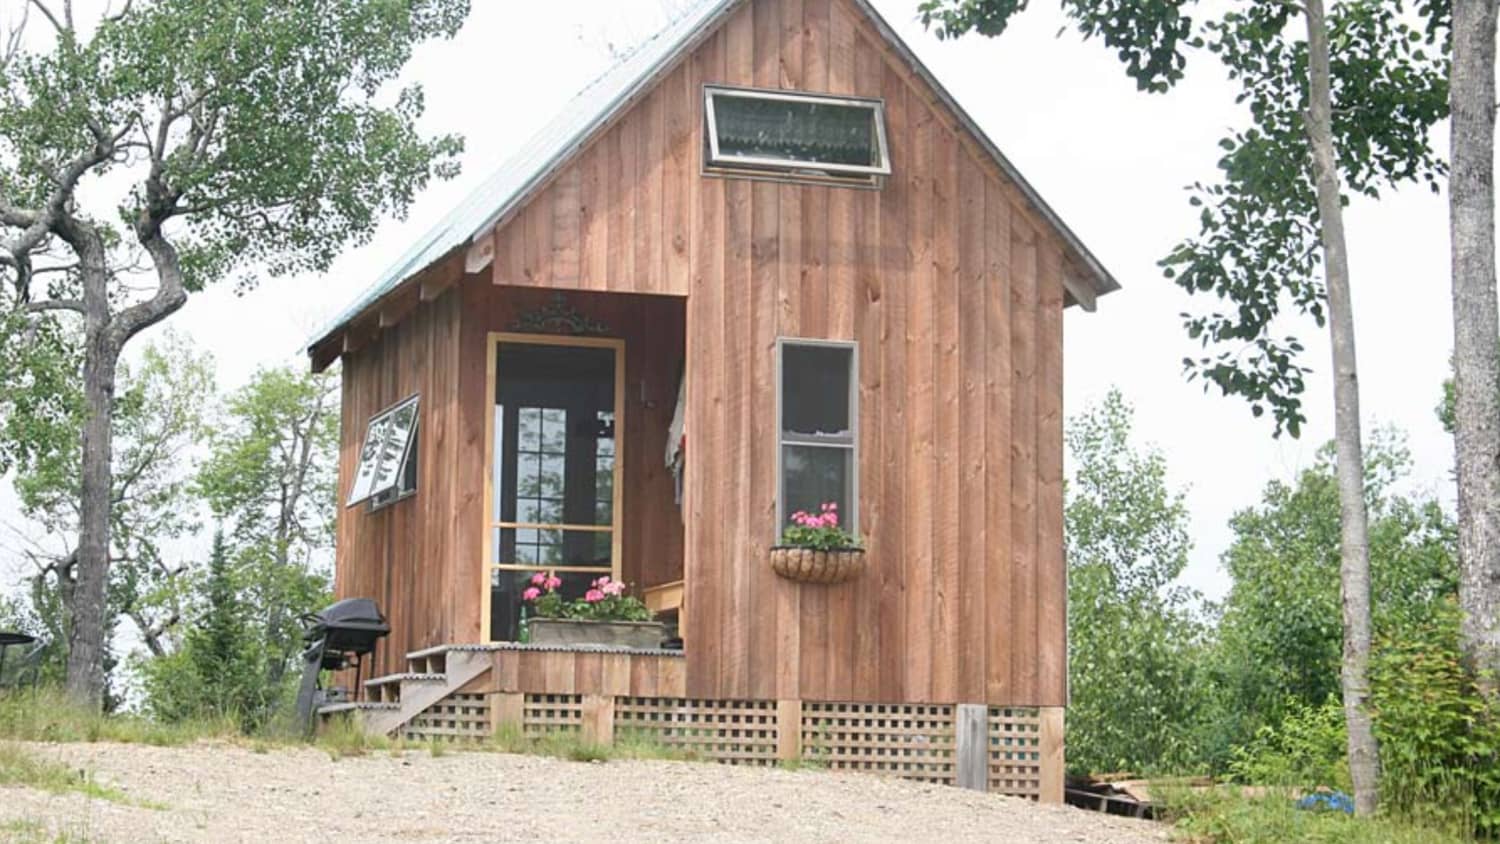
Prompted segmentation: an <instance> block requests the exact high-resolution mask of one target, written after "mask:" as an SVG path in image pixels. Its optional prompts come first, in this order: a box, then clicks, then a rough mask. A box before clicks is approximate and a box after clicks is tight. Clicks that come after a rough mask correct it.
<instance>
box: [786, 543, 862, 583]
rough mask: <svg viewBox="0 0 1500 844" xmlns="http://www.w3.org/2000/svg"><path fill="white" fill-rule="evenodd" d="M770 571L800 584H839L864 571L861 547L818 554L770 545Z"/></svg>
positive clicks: (813, 551)
mask: <svg viewBox="0 0 1500 844" xmlns="http://www.w3.org/2000/svg"><path fill="white" fill-rule="evenodd" d="M771 569H772V570H773V571H775V572H776V573H777V574H779V575H781V576H782V577H785V578H787V579H788V580H797V581H801V582H802V583H843V582H844V581H846V580H853V579H854V578H856V577H858V576H859V574H860V572H863V571H864V570H865V552H864V549H863V548H835V549H833V550H832V551H818V550H816V549H813V548H802V547H799V546H795V545H773V546H771Z"/></svg>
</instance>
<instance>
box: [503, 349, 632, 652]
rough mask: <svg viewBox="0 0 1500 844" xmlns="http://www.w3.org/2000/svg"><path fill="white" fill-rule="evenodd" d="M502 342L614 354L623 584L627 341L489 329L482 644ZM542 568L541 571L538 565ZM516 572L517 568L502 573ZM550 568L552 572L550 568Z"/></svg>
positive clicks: (617, 523) (613, 505) (613, 557)
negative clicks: (496, 403)
mask: <svg viewBox="0 0 1500 844" xmlns="http://www.w3.org/2000/svg"><path fill="white" fill-rule="evenodd" d="M501 343H525V344H530V345H535V346H573V347H578V348H590V349H612V350H614V353H615V405H614V410H615V466H614V477H613V480H612V488H611V495H612V496H613V497H612V498H611V500H610V526H609V529H610V551H609V555H610V577H611V578H613V579H615V580H619V579H620V569H621V566H622V565H623V560H622V556H623V555H624V550H625V546H624V543H623V541H622V540H621V535H620V530H621V527H622V522H623V520H624V515H625V485H624V484H622V483H621V482H620V481H621V478H620V476H621V474H622V473H623V472H624V469H625V338H623V337H578V336H573V335H570V334H530V333H526V332H519V331H491V332H488V333H487V334H486V335H485V367H484V369H485V386H484V396H485V404H484V457H485V460H484V535H483V540H482V542H481V549H480V555H481V556H480V559H481V560H482V561H483V562H482V564H481V565H480V567H479V570H480V574H481V582H480V601H479V630H480V641H481V642H491V641H494V640H493V639H491V638H490V635H491V634H490V609H491V606H490V601H491V597H490V593H491V591H492V587H491V581H492V579H493V577H494V573H495V571H496V570H497V569H498V568H499V567H498V565H497V564H496V563H495V562H494V560H493V558H494V551H495V547H494V543H495V531H496V530H498V529H499V522H498V520H497V519H495V517H494V513H495V392H496V390H495V388H496V386H497V381H496V378H497V377H498V376H499V374H500V373H499V357H500V344H501ZM537 568H538V569H541V568H543V567H541V566H538V567H537ZM504 570H505V571H517V570H518V569H504ZM548 570H550V569H548Z"/></svg>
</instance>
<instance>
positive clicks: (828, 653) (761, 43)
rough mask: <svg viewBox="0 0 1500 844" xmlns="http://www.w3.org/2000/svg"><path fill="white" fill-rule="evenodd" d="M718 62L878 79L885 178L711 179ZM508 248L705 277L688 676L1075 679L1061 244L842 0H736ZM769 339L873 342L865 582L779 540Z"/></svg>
mask: <svg viewBox="0 0 1500 844" xmlns="http://www.w3.org/2000/svg"><path fill="white" fill-rule="evenodd" d="M705 83H725V84H731V85H746V86H751V85H753V86H757V87H769V88H776V87H781V88H789V89H798V90H807V91H826V92H834V93H851V94H856V95H861V96H871V97H881V98H883V99H884V100H885V102H886V106H887V120H888V132H889V138H890V146H891V152H892V166H893V168H894V175H893V176H892V177H891V179H890V180H889V181H888V182H887V183H886V184H885V186H884V187H883V189H881V190H878V191H869V190H857V189H848V188H830V187H821V186H807V185H796V184H781V183H775V182H751V181H745V180H728V179H720V178H713V177H705V176H703V175H702V174H701V173H700V166H701V161H700V148H701V144H702V137H701V130H700V127H701V124H702V114H701V111H702V104H701V103H702V99H701V90H702V85H703V84H705ZM494 255H495V257H494V264H493V270H492V272H493V280H494V281H495V283H497V284H505V285H521V286H535V287H555V288H573V289H582V290H601V291H617V292H635V293H668V294H673V295H677V296H684V295H685V296H688V305H687V352H688V360H689V364H688V365H689V369H688V378H689V390H690V395H689V408H688V419H687V422H688V431H689V450H688V453H689V463H688V476H687V495H688V512H689V520H688V524H687V536H686V570H687V579H688V590H689V592H688V599H687V600H688V614H689V618H688V621H689V626H690V629H691V630H692V631H694V636H693V639H692V641H691V642H690V643H689V652H688V692H689V694H691V695H694V696H703V697H719V698H737V697H750V698H777V697H780V698H790V697H801V698H805V699H828V700H870V701H948V702H952V701H988V702H992V703H1002V704H1033V705H1061V704H1063V703H1065V697H1066V667H1065V654H1066V646H1065V627H1066V618H1065V612H1066V587H1065V572H1064V566H1063V542H1062V413H1061V403H1062V384H1061V379H1062V308H1063V304H1064V290H1063V282H1062V277H1063V263H1064V261H1065V260H1066V258H1065V254H1064V251H1063V248H1062V246H1061V243H1060V241H1059V238H1058V236H1057V234H1056V233H1055V232H1053V231H1052V230H1051V229H1050V228H1048V227H1047V226H1046V225H1045V224H1043V223H1042V222H1040V218H1039V216H1038V215H1037V214H1036V213H1035V211H1034V209H1032V208H1030V207H1029V206H1028V204H1027V203H1026V201H1025V200H1024V199H1023V198H1022V196H1021V194H1020V192H1019V191H1018V190H1017V189H1016V188H1015V187H1014V186H1013V185H1012V184H1010V183H1009V182H1008V180H1007V179H1006V177H1005V176H1004V175H1003V173H1002V172H1001V171H1000V169H999V168H998V167H997V166H996V165H995V163H994V162H993V160H991V159H990V158H989V157H988V156H987V155H986V154H985V152H984V151H983V150H982V149H981V148H980V147H979V145H978V144H977V143H976V142H975V141H974V140H973V139H972V138H971V137H969V136H968V135H967V134H966V133H965V132H964V130H962V128H961V127H960V125H959V122H958V120H957V119H956V116H955V115H953V114H951V113H950V112H949V111H948V110H947V109H946V108H945V107H944V106H942V105H941V104H940V102H939V100H938V98H937V97H936V96H935V95H934V92H933V91H931V90H930V88H928V87H927V86H926V84H925V83H924V82H922V81H921V80H920V79H919V78H917V77H916V76H915V75H914V74H913V73H912V72H911V70H910V69H909V68H908V67H907V66H906V65H905V64H904V62H903V60H902V59H901V58H900V57H899V56H897V55H896V54H894V53H893V52H891V51H890V50H889V49H888V48H887V47H886V45H885V43H884V41H883V40H882V39H881V37H880V35H879V33H878V32H877V31H876V30H875V29H874V27H873V26H872V25H871V24H870V22H869V21H868V20H866V19H865V18H864V17H863V14H862V13H861V12H860V11H859V10H858V9H856V8H855V7H854V6H853V5H852V4H850V3H849V2H847V0H751V1H750V2H746V3H745V4H743V5H742V6H740V7H739V9H738V10H737V11H736V12H735V13H734V14H733V15H732V17H731V18H730V19H729V20H728V22H727V23H726V24H725V25H723V26H722V27H721V28H720V29H719V30H718V31H717V32H715V33H713V34H712V35H710V36H708V37H707V38H706V40H704V41H703V42H702V43H701V45H699V46H698V47H697V48H696V49H695V50H694V51H693V52H692V54H691V55H690V56H689V57H687V58H686V59H685V60H684V61H682V62H679V63H678V64H677V65H676V66H675V67H673V68H671V69H670V70H669V71H668V72H667V73H665V74H664V76H663V77H662V79H661V80H660V82H659V84H657V86H656V87H655V88H653V89H652V90H651V91H650V92H649V93H648V94H647V95H645V96H644V97H643V98H642V99H641V100H640V101H639V102H638V103H636V104H635V105H634V106H633V107H632V108H631V109H629V110H628V111H627V112H625V113H624V114H623V116H622V117H621V118H620V119H619V120H617V121H616V122H615V123H614V125H612V126H611V127H609V128H608V129H607V130H606V131H605V132H603V133H602V134H601V135H600V136H599V137H598V138H597V139H596V140H595V141H594V142H592V143H591V144H590V145H589V146H588V147H587V148H586V149H585V150H584V151H583V152H582V153H581V154H580V155H579V157H577V158H576V159H574V160H573V162H572V163H570V164H569V165H567V166H565V167H563V168H562V169H561V170H560V171H559V173H558V174H557V175H556V176H555V178H554V179H553V180H552V182H551V183H550V184H549V185H548V186H547V187H546V188H545V189H544V190H542V191H541V192H540V193H538V194H537V196H536V197H535V198H534V199H533V200H532V201H531V202H529V203H528V204H527V205H525V206H524V207H523V208H522V209H521V210H520V211H519V212H518V213H516V214H514V215H513V216H511V217H510V218H509V219H506V220H502V221H500V223H499V224H498V225H497V227H496V234H495V253H494ZM467 324H468V321H466V330H465V340H464V347H465V349H466V350H467V349H469V348H470V346H471V345H472V343H473V338H472V337H471V336H469V330H468V329H467ZM778 336H790V337H814V338H838V339H854V340H857V341H859V343H860V347H861V348H860V362H861V372H860V407H861V419H860V432H861V440H860V472H861V476H860V488H861V490H862V500H861V502H860V507H861V513H860V522H861V528H862V530H863V532H864V533H865V534H866V535H867V536H868V540H869V559H870V562H871V570H870V571H869V572H868V573H867V574H866V575H865V576H864V577H862V578H861V579H859V580H858V581H856V582H854V583H852V584H848V585H844V586H837V587H814V586H799V585H796V584H793V583H790V582H787V581H783V580H780V579H778V578H777V577H776V576H775V575H773V574H772V573H771V571H770V569H769V568H768V567H767V564H766V560H765V554H766V548H767V546H768V545H770V544H771V542H772V541H773V540H774V538H775V535H776V531H777V526H776V524H775V515H774V514H775V496H776V490H775V477H774V472H775V448H776V431H775V426H776V418H775V409H774V396H775V385H774V383H773V377H774V371H775V370H774V366H775V361H774V343H775V339H776V338H777V337H778ZM466 354H467V352H466ZM468 383H469V382H468V381H467V380H466V381H465V384H466V385H467V384H468ZM464 389H465V391H466V394H467V391H468V389H469V388H468V387H467V386H465V387H464ZM466 438H467V435H466Z"/></svg>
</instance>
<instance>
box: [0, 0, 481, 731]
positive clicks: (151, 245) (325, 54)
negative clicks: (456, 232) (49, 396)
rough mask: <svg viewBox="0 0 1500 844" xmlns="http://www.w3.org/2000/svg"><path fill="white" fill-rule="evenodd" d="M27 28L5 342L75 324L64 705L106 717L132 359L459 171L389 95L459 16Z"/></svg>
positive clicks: (240, 14)
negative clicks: (225, 298) (186, 318)
mask: <svg viewBox="0 0 1500 844" xmlns="http://www.w3.org/2000/svg"><path fill="white" fill-rule="evenodd" d="M27 8H28V9H35V10H37V12H38V14H37V15H36V16H35V17H33V18H31V19H30V20H32V21H33V22H34V23H37V24H38V25H39V26H43V27H50V28H49V29H43V30H41V31H40V32H38V33H37V34H36V35H35V37H32V33H31V32H28V33H26V37H25V38H20V39H14V38H7V39H6V41H5V46H4V52H3V54H0V64H3V65H4V73H0V283H3V287H4V290H5V294H6V295H5V300H4V301H3V302H0V310H3V311H4V318H3V320H0V328H4V329H5V330H7V331H8V332H21V333H23V334H25V335H28V336H43V337H46V336H47V334H46V332H47V331H48V330H49V326H50V324H51V323H50V320H52V319H53V318H57V317H66V318H68V319H78V320H81V322H82V326H81V328H82V338H81V344H80V347H79V348H80V349H81V351H82V357H81V363H80V367H79V369H80V371H81V376H82V377H81V381H82V383H83V402H82V415H83V418H84V420H85V423H84V425H83V426H82V436H81V438H80V439H81V443H80V446H81V451H82V455H83V457H82V461H81V465H80V477H81V483H80V494H79V501H80V504H79V513H80V515H79V521H80V531H79V543H78V551H77V557H78V563H77V569H78V574H79V576H78V583H77V588H76V590H75V591H76V595H75V599H74V601H73V602H72V606H73V610H74V616H73V618H74V624H73V625H72V631H71V634H70V642H69V657H68V689H69V692H70V694H71V695H72V696H73V697H74V698H75V699H77V700H79V701H80V702H89V703H93V702H97V699H98V697H99V694H100V690H101V688H102V684H103V677H102V673H101V670H100V667H101V660H102V653H103V645H104V640H105V635H106V634H105V629H104V628H105V624H106V621H107V619H106V611H105V591H106V583H107V580H108V571H109V562H110V560H109V557H110V553H109V549H110V545H111V540H110V529H111V526H112V519H111V515H110V508H111V506H112V505H111V501H110V498H109V488H110V485H111V479H110V469H111V467H110V459H109V455H110V451H111V448H112V437H113V431H112V428H111V413H112V412H113V410H114V407H113V404H112V401H111V397H112V393H113V391H114V387H115V375H116V366H117V363H118V361H119V359H120V355H121V353H122V352H123V350H124V348H125V346H126V344H127V343H129V342H130V341H131V339H132V338H134V337H135V336H137V335H138V334H139V333H140V332H141V331H143V330H145V329H146V328H149V327H150V326H152V325H154V324H156V323H158V322H160V321H161V320H163V319H165V318H167V317H168V316H169V315H170V314H172V313H174V312H176V311H177V310H178V309H180V308H181V307H182V306H183V304H184V303H185V302H186V301H187V297H188V295H189V294H190V293H192V292H194V291H197V290H201V289H202V288H203V287H204V286H206V285H208V284H210V283H212V282H215V281H218V280H221V279H224V278H226V277H232V278H234V279H235V280H236V281H238V282H239V283H240V284H241V285H248V284H251V283H253V282H254V279H255V278H256V275H257V273H260V272H267V271H269V272H272V273H278V274H280V273H290V272H297V271H302V270H315V271H316V270H323V269H326V268H327V267H328V266H329V264H330V263H331V262H332V261H333V259H334V257H336V256H337V255H338V254H339V253H340V251H341V250H342V249H343V248H344V247H345V246H346V245H347V244H349V243H351V242H355V243H357V242H360V241H363V240H365V239H367V238H368V237H369V236H370V234H371V232H372V231H373V229H374V226H375V223H376V222H377V221H378V220H379V218H380V217H381V215H383V214H385V213H387V212H394V213H397V214H400V213H403V212H404V211H405V209H406V208H407V206H408V205H409V204H410V202H411V200H412V198H413V196H414V195H415V193H416V192H417V191H418V190H420V189H421V188H422V187H423V186H424V185H425V184H426V183H427V181H428V180H429V179H430V178H432V177H434V176H437V177H448V176H452V175H453V174H454V173H455V172H456V164H455V161H454V156H455V155H456V154H457V153H458V152H459V150H460V142H459V140H458V139H457V138H456V137H453V136H448V135H441V136H437V137H431V138H429V137H425V136H424V135H423V134H422V133H421V132H419V131H418V129H417V125H416V123H417V119H418V117H419V116H420V114H421V112H422V92H421V89H420V88H418V87H416V86H406V87H400V88H398V87H396V84H395V83H396V79H397V76H398V74H399V72H400V70H401V68H402V67H403V66H404V65H405V63H406V62H407V60H408V59H409V58H410V57H411V55H412V51H413V49H414V47H415V46H416V45H417V44H419V43H421V42H422V41H425V40H428V39H431V38H437V37H447V36H451V35H452V34H454V33H455V32H456V31H457V29H458V27H459V25H460V24H461V23H462V21H463V19H464V17H465V15H466V14H467V12H468V2H467V0H380V2H361V0H245V2H236V3H220V2H210V0H140V2H130V3H126V4H125V5H124V7H123V8H122V10H121V11H119V12H118V13H117V14H110V13H108V12H105V13H104V14H103V16H102V17H100V18H99V19H97V20H93V21H79V20H75V17H74V14H73V4H72V3H71V2H69V0H62V3H61V5H60V6H59V5H58V4H57V3H55V2H53V0H31V2H30V4H29V5H28V6H27ZM148 279H149V280H148ZM13 348H19V349H22V350H29V349H30V348H31V344H30V343H22V344H20V345H19V346H13ZM23 357H26V355H23ZM40 363H41V364H46V363H47V361H46V360H45V359H44V360H42V361H40ZM11 452H12V454H11V456H12V458H15V457H22V458H24V457H26V456H27V450H26V449H25V448H18V449H11Z"/></svg>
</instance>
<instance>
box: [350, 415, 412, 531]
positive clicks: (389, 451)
mask: <svg viewBox="0 0 1500 844" xmlns="http://www.w3.org/2000/svg"><path fill="white" fill-rule="evenodd" d="M419 398H420V397H419V396H412V397H411V398H408V399H404V400H402V401H400V402H398V403H396V404H394V405H392V406H390V407H388V408H386V409H385V410H382V411H380V412H379V413H377V414H375V415H374V416H373V417H372V418H371V419H370V424H369V425H367V426H366V427H365V442H364V445H363V446H362V447H361V448H360V450H359V466H358V467H357V468H356V469H355V471H354V484H353V486H352V487H351V488H350V489H349V500H348V501H347V502H345V504H344V506H345V507H353V506H354V505H356V504H358V503H360V502H361V501H369V502H370V509H372V510H373V509H375V508H377V507H383V506H385V505H386V504H390V503H392V502H394V501H398V500H400V499H402V498H405V497H407V496H408V495H411V494H413V493H415V492H416V491H417V420H418V414H417V410H418V399H419Z"/></svg>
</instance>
